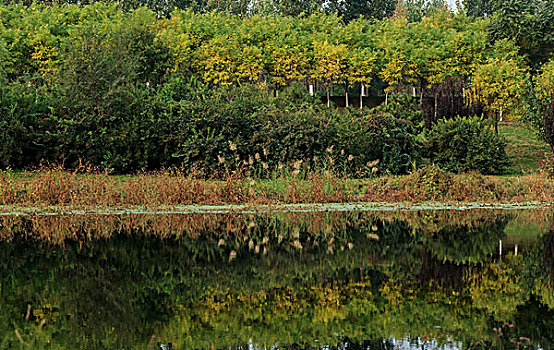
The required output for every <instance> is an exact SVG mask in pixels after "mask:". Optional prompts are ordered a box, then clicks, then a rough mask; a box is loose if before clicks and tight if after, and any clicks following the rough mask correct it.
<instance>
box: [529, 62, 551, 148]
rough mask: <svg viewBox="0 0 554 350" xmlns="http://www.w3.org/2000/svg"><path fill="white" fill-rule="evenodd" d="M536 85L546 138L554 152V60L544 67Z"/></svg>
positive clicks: (536, 80)
mask: <svg viewBox="0 0 554 350" xmlns="http://www.w3.org/2000/svg"><path fill="white" fill-rule="evenodd" d="M534 83H535V93H536V95H537V97H538V100H539V101H540V105H541V114H542V123H543V126H544V133H545V135H544V136H545V138H546V140H547V141H548V143H549V144H550V148H551V149H552V152H554V60H551V61H549V62H547V63H545V64H544V65H543V67H542V69H541V73H540V74H538V75H537V76H536V77H535V79H534Z"/></svg>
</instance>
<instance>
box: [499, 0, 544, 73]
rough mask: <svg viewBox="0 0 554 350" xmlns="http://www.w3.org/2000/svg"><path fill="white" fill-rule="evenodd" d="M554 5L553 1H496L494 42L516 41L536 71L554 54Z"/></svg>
mask: <svg viewBox="0 0 554 350" xmlns="http://www.w3.org/2000/svg"><path fill="white" fill-rule="evenodd" d="M553 29H554V4H553V3H552V1H550V0H504V1H496V3H495V15H494V19H493V21H492V23H491V32H490V33H491V39H492V40H493V41H497V40H500V39H510V40H513V41H514V42H515V43H516V45H517V46H518V47H519V48H521V52H522V53H523V54H525V55H527V57H528V59H529V61H530V64H531V66H532V67H534V68H535V69H536V68H538V66H539V65H540V64H541V63H544V62H545V61H546V60H548V59H549V58H552V55H553V54H554V49H553V48H554V35H553V34H552V33H553Z"/></svg>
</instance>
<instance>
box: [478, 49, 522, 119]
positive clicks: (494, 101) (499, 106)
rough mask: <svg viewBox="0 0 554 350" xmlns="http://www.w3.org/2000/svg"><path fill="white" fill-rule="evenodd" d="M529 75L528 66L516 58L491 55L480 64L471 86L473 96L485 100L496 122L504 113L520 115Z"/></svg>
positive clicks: (488, 114) (488, 112) (486, 108)
mask: <svg viewBox="0 0 554 350" xmlns="http://www.w3.org/2000/svg"><path fill="white" fill-rule="evenodd" d="M527 79H528V75H527V73H526V70H525V68H522V67H521V65H519V64H518V62H517V61H515V60H504V59H491V60H489V61H488V62H487V63H486V64H483V65H480V66H478V67H477V69H476V71H475V73H474V75H473V79H472V86H471V94H472V96H471V98H472V99H473V100H474V101H476V102H478V101H481V102H482V103H483V104H484V106H485V110H486V112H487V116H488V117H489V118H491V119H493V120H495V121H496V122H498V121H499V120H500V117H501V116H502V115H503V114H504V115H513V116H517V115H518V114H519V113H520V110H522V109H523V108H522V96H523V93H524V87H525V83H526V81H527Z"/></svg>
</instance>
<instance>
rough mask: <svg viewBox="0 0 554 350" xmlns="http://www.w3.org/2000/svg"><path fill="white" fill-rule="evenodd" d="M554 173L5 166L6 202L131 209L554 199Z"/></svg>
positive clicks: (0, 196) (1, 188)
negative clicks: (249, 172)
mask: <svg viewBox="0 0 554 350" xmlns="http://www.w3.org/2000/svg"><path fill="white" fill-rule="evenodd" d="M553 200H554V180H553V179H552V178H550V177H548V176H546V175H543V174H532V175H525V176H511V177H492V176H482V175H480V174H477V173H468V174H461V175H452V174H448V173H444V172H442V171H440V170H439V169H437V168H432V167H431V168H424V169H420V170H418V171H416V172H414V173H412V174H410V175H406V176H385V177H378V178H373V179H345V178H342V177H339V176H336V175H333V174H332V173H329V172H314V173H308V174H304V175H300V176H295V175H294V174H288V175H283V176H280V177H276V178H273V179H259V180H253V179H249V178H247V177H245V176H243V175H241V173H240V172H234V173H230V174H229V175H227V177H226V179H224V180H221V181H220V180H204V179H198V178H195V177H194V176H190V175H185V174H183V173H180V172H175V171H167V172H161V173H156V174H138V175H132V176H112V175H106V174H101V173H87V174H77V173H71V172H67V171H62V170H57V169H51V170H41V171H36V172H22V173H14V172H0V205H2V206H22V207H23V206H25V207H47V206H57V207H71V208H99V207H100V208H125V207H133V206H150V207H160V206H175V205H190V204H205V205H221V204H271V203H276V204H278V203H333V202H393V203H395V202H411V203H417V202H428V201H438V202H483V203H485V202H486V203H490V202H502V203H509V202H529V201H540V202H553Z"/></svg>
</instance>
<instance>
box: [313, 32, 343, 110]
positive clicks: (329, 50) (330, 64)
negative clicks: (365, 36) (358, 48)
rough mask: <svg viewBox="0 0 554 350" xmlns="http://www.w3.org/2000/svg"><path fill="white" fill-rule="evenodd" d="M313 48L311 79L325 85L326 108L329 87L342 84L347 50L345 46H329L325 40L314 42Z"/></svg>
mask: <svg viewBox="0 0 554 350" xmlns="http://www.w3.org/2000/svg"><path fill="white" fill-rule="evenodd" d="M313 46H314V61H313V67H312V71H311V77H312V78H313V79H315V80H321V81H323V83H324V84H325V89H326V91H327V106H328V107H329V106H330V98H329V85H330V84H332V83H342V82H343V79H344V70H345V68H346V57H347V56H346V55H347V52H348V49H347V47H346V45H343V44H339V45H335V44H330V43H329V42H328V41H327V40H325V41H314V43H313Z"/></svg>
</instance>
